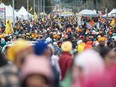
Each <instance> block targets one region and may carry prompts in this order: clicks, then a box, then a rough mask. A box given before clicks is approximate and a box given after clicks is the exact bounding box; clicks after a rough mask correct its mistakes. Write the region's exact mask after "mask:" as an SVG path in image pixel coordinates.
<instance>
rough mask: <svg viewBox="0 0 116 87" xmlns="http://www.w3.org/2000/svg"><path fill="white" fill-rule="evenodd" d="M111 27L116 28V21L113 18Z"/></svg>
mask: <svg viewBox="0 0 116 87" xmlns="http://www.w3.org/2000/svg"><path fill="white" fill-rule="evenodd" d="M110 26H112V27H114V26H115V19H114V18H112V21H111V23H110Z"/></svg>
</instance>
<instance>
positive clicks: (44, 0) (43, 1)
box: [43, 0, 45, 13]
mask: <svg viewBox="0 0 116 87" xmlns="http://www.w3.org/2000/svg"><path fill="white" fill-rule="evenodd" d="M43 12H44V13H45V0H43Z"/></svg>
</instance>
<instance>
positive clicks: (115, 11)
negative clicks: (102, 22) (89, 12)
mask: <svg viewBox="0 0 116 87" xmlns="http://www.w3.org/2000/svg"><path fill="white" fill-rule="evenodd" d="M103 17H107V14H105V15H103ZM108 17H116V9H112V11H111V12H109V13H108Z"/></svg>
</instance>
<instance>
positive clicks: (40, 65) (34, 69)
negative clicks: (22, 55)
mask: <svg viewBox="0 0 116 87" xmlns="http://www.w3.org/2000/svg"><path fill="white" fill-rule="evenodd" d="M32 74H39V75H43V76H45V77H46V78H47V79H49V80H50V79H53V72H52V68H51V66H50V63H49V61H48V60H47V58H44V57H42V56H35V55H30V56H28V58H26V61H25V64H24V66H23V67H22V70H21V76H22V79H23V80H24V79H25V78H26V77H28V76H29V75H32Z"/></svg>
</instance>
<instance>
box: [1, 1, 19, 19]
mask: <svg viewBox="0 0 116 87" xmlns="http://www.w3.org/2000/svg"><path fill="white" fill-rule="evenodd" d="M0 8H5V14H6V21H7V20H8V19H9V18H10V19H11V20H12V21H13V8H12V7H11V5H9V6H7V5H5V4H4V3H1V4H0ZM14 12H15V18H16V15H17V13H16V11H15V10H14Z"/></svg>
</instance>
